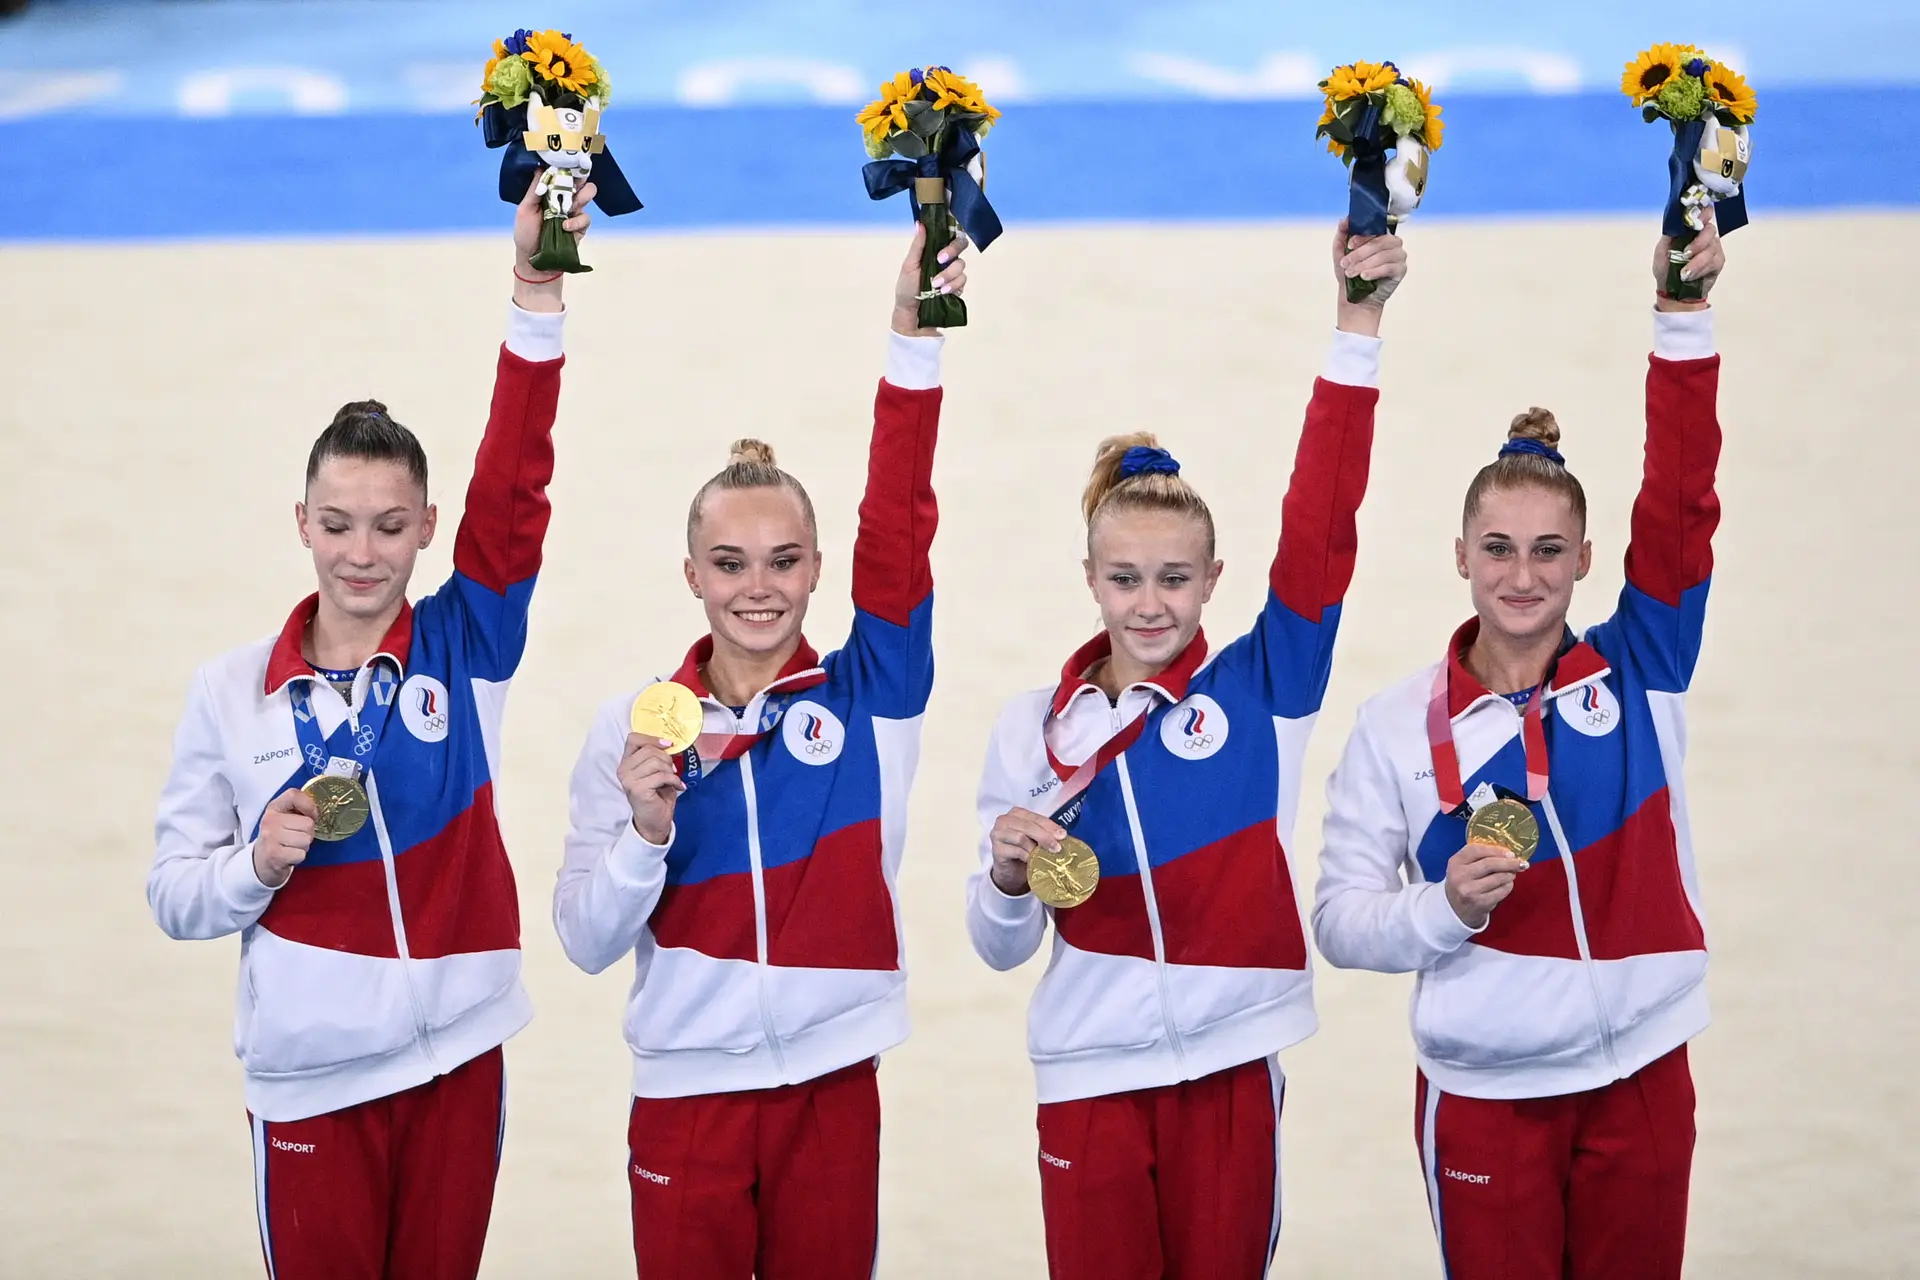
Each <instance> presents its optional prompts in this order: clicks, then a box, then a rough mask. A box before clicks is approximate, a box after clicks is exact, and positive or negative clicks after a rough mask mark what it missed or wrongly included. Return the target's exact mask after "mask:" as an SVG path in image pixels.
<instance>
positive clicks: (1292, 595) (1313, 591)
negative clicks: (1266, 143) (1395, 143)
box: [1217, 222, 1407, 718]
mask: <svg viewBox="0 0 1920 1280" xmlns="http://www.w3.org/2000/svg"><path fill="white" fill-rule="evenodd" d="M1333 264H1334V276H1335V287H1336V294H1335V296H1336V298H1337V299H1338V301H1337V303H1336V307H1337V311H1336V328H1335V331H1334V335H1333V346H1332V348H1331V349H1330V350H1329V351H1328V353H1327V363H1326V367H1325V371H1324V372H1323V374H1322V375H1321V376H1320V377H1319V378H1317V379H1315V380H1314V384H1313V398H1312V399H1311V400H1310V401H1309V402H1308V404H1307V416H1306V424H1305V426H1304V427H1303V428H1302V429H1301V432H1300V444H1299V447H1298V448H1297V449H1296V451H1295V453H1294V464H1293V476H1292V478H1291V479H1290V480H1289V481H1288V484H1287V492H1286V496H1285V498H1283V499H1282V500H1281V504H1280V542H1279V546H1278V548H1277V549H1276V551H1275V552H1274V557H1273V564H1272V566H1271V568H1270V569H1269V570H1268V575H1267V582H1268V587H1269V591H1268V596H1267V605H1266V608H1265V609H1264V610H1263V611H1262V613H1261V616H1260V620H1259V621H1258V622H1257V623H1256V624H1255V626H1254V628H1253V630H1252V631H1251V632H1249V633H1248V635H1247V636H1245V637H1243V639H1242V640H1240V641H1237V642H1235V643H1234V644H1232V645H1229V646H1228V647H1227V649H1225V650H1223V651H1222V653H1221V655H1220V658H1219V659H1218V660H1217V661H1219V662H1220V663H1222V664H1225V665H1227V666H1229V667H1231V666H1234V665H1239V666H1242V667H1244V668H1246V670H1247V672H1248V674H1250V675H1252V676H1253V677H1254V678H1255V679H1257V680H1258V681H1259V682H1260V683H1261V685H1262V686H1263V687H1264V688H1265V689H1266V692H1267V696H1268V705H1269V707H1270V708H1271V709H1272V711H1273V714H1275V715H1279V716H1286V717H1289V718H1299V717H1303V716H1308V715H1311V714H1313V713H1314V712H1316V711H1318V710H1319V708H1320V700H1321V698H1322V697H1323V696H1324V695H1325V693H1326V688H1327V677H1328V674H1329V673H1330V671H1331V670H1332V665H1333V642H1334V636H1335V633H1336V632H1337V631H1338V629H1339V621H1340V602H1341V600H1342V599H1343V598H1345V596H1346V592H1347V585H1348V583H1350V582H1351V581H1352V580H1353V564H1354V555H1355V551H1356V549H1357V545H1358V535H1357V533H1356V528H1355V525H1356V516H1357V514H1358V512H1359V510H1360V500H1361V498H1363V497H1364V496H1365V495H1366V491H1367V468H1368V463H1369V461H1370V457H1371V454H1372V450H1373V415H1374V407H1375V405H1376V404H1377V403H1378V402H1379V399H1380V392H1379V389H1378V387H1379V375H1380V336H1379V335H1380V318H1381V314H1382V310H1383V308H1384V307H1385V306H1386V303H1387V300H1388V299H1389V298H1391V297H1392V296H1393V294H1394V291H1395V290H1396V289H1397V288H1398V287H1399V284H1400V281H1401V280H1402V279H1404V278H1405V276H1406V271H1407V250H1406V246H1405V244H1403V243H1402V242H1401V240H1400V238H1399V237H1398V236H1391V235H1388V236H1371V237H1368V236H1352V237H1350V236H1348V235H1347V234H1346V223H1345V222H1342V223H1341V224H1340V228H1339V231H1338V232H1337V233H1336V235H1335V237H1334V243H1333ZM1350 276H1361V277H1364V278H1366V279H1368V280H1373V281H1375V282H1376V283H1377V284H1378V285H1379V287H1378V288H1377V289H1375V290H1374V291H1373V292H1372V293H1371V294H1369V295H1368V296H1367V297H1366V298H1365V299H1364V300H1362V301H1360V302H1357V303H1355V302H1349V301H1347V297H1346V281H1347V279H1348V278H1349V277H1350Z"/></svg>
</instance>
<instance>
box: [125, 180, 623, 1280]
mask: <svg viewBox="0 0 1920 1280" xmlns="http://www.w3.org/2000/svg"><path fill="white" fill-rule="evenodd" d="M587 198H588V192H586V191H583V192H582V193H581V205H582V207H583V208H584V207H585V202H586V199H587ZM587 222H588V218H587V215H586V214H580V215H578V216H577V217H575V218H573V219H571V220H570V221H568V223H567V224H566V225H567V227H568V229H569V230H572V231H574V232H575V233H576V234H583V233H584V232H585V230H586V226H587ZM539 235H540V208H539V205H538V203H537V201H536V200H535V199H534V198H533V197H532V196H531V195H529V197H528V200H527V201H526V202H524V203H522V205H521V206H520V209H519V211H518V214H517V215H516V220H515V225H514V246H515V267H514V288H513V308H512V310H511V311H510V312H509V319H508V322H507V339H506V343H505V345H504V346H503V348H502V349H501V352H500V358H499V364H498V371H497V372H496V374H495V381H494V390H493V407H492V412H491V414H490V416H489V417H488V420H487V428H486V434H485V435H484V436H483V437H482V438H481V441H480V452H479V456H478V457H477V458H476V459H475V462H474V471H473V481H472V483H471V485H470V486H469V487H468V490H467V503H466V509H465V511H464V512H463V514H462V516H461V520H460V528H459V532H458V533H457V534H456V536H455V540H454V550H453V565H454V571H453V576H452V578H450V579H449V580H448V581H447V582H446V583H445V585H443V586H442V587H441V588H440V590H438V591H436V592H434V593H433V594H432V595H429V596H426V597H424V598H423V599H421V600H420V601H419V602H418V603H416V604H409V603H408V602H407V585H408V583H409V581H410V580H411V578H412V574H413V567H414V560H415V558H416V557H417V556H418V555H419V553H420V552H421V550H423V549H424V548H425V547H426V546H427V544H428V543H429V542H431V541H432V539H433V534H434V526H435V516H436V512H435V509H434V506H433V504H432V503H430V502H429V501H428V500H427V460H426V455H425V453H424V452H423V451H422V450H421V448H420V443H419V441H418V440H417V439H415V437H414V435H413V433H412V432H410V431H408V430H407V429H406V428H405V427H403V426H401V425H400V424H399V423H397V422H395V421H394V420H393V419H392V418H391V417H389V416H388V414H387V412H386V409H385V406H383V405H381V404H379V403H378V402H377V401H362V402H359V403H356V404H350V405H347V406H346V407H345V408H343V409H341V410H340V412H339V414H338V415H337V416H336V417H335V418H334V421H333V424H332V425H331V426H329V427H328V428H327V429H326V430H325V431H324V432H322V433H321V435H320V438H319V439H318V440H317V441H316V442H315V443H314V446H313V451H312V453H311V455H310V457H309V459H308V463H307V480H306V492H305V495H304V500H303V501H301V502H299V503H297V504H296V505H295V508H294V514H295V518H296V522H297V524H298V528H299V532H300V540H301V542H302V544H303V545H305V546H307V547H309V548H311V549H312V551H313V560H314V568H315V569H316V571H317V573H318V578H319V589H318V592H317V593H316V594H314V595H310V596H308V597H307V598H306V599H305V600H303V601H301V602H300V603H299V604H298V605H296V606H295V607H294V610H293V612H292V614H291V615H289V616H288V618H287V621H286V623H285V625H284V626H283V627H281V629H280V631H279V633H278V634H277V635H275V636H271V637H268V638H266V639H262V640H260V641H257V642H255V643H253V644H249V645H247V646H245V647H243V648H240V649H236V650H234V651H233V652H231V653H228V654H226V655H224V656H222V657H219V658H216V659H214V660H213V661H212V662H209V663H207V664H206V665H205V666H203V667H201V668H200V670H199V673H198V674H197V675H196V676H195V677H194V682H193V685H192V687H191V688H190V689H189V690H188V694H187V708H186V713H185V714H184V716H183V717H182V718H181V721H180V728H179V732H178V734H177V736H176V738H175V741H174V760H173V768H172V772H171V773H170V774H169V776H168V778H167V783H166V789H165V791H164V792H163V793H162V795H161V797H160V810H159V816H158V819H157V820H156V823H155V837H154V838H155V844H156V850H155V853H154V860H153V869H152V872H151V873H150V874H149V876H148V878H147V900H148V902H149V903H150V904H151V905H152V908H153V914H154V918H155V919H156V920H157V921H158V922H159V924H160V927H161V928H162V929H164V930H166V932H167V933H168V934H170V935H171V936H173V937H176V938H217V937H222V936H224V935H227V934H231V933H238V934H239V935H240V939H241V942H240V991H239V1012H238V1016H237V1017H236V1019H235V1025H234V1051H235V1053H236V1054H237V1055H238V1056H239V1058H240V1061H241V1064H242V1065H243V1067H244V1068H245V1071H246V1097H247V1110H248V1111H249V1113H250V1114H251V1119H252V1124H253V1152H254V1178H255V1192H256V1208H257V1211H258V1215H259V1220H260V1241H261V1246H262V1248H263V1250H264V1252H265V1255H266V1264H267V1274H268V1275H269V1276H270V1277H272V1278H273V1280H306V1278H308V1277H311V1278H313V1280H380V1278H381V1277H393V1278H395V1280H402V1278H403V1280H465V1278H470V1277H472V1276H473V1275H475V1274H476V1273H477V1272H478V1270H479V1267H480V1254H481V1249H482V1246H483V1245H484V1243H485V1240H486V1233H487V1219H488V1216H489V1214H490V1213H491V1210H492V1205H493V1185H494V1174H495V1171H496V1168H497V1165H498V1159H499V1152H500V1142H501V1136H502V1132H503V1124H504V1100H505V1099H504V1087H505V1086H504V1078H503V1075H502V1067H501V1052H500V1046H501V1044H502V1043H503V1042H505V1041H506V1039H507V1038H508V1037H509V1036H511V1035H513V1034H514V1033H515V1032H516V1031H518V1030H520V1028H521V1027H523V1026H525V1025H526V1023H527V1020H528V1018H529V1017H530V1016H531V1009H530V1007H529V1004H528V1001H527V993H526V991H525V989H524V988H523V987H522V986H521V983H520V913H519V907H518V900H517V898H516V897H515V892H514V885H513V871H512V868H511V866H510V865H509V864H508V861H507V856H506V853H505V851H504V850H503V849H502V848H501V843H500V829H499V823H498V822H497V821H496V819H495V816H494V799H493V792H494V779H495V775H496V772H497V766H496V759H497V754H498V753H497V749H496V747H495V744H496V743H497V742H498V739H499V731H500V718H501V709H502V703H503V701H504V698H505V695H506V691H507V684H508V682H509V681H510V680H511V679H512V677H513V673H514V669H515V667H517V666H518V665H519V661H520V654H521V650H522V648H523V647H524V645H525V642H526V633H527V604H528V599H529V597H530V595H531V594H532V591H533V585H534V579H535V577H536V575H537V574H538V572H539V568H540V547H541V542H542V540H543V538H544V537H545V535H546V530H547V515H548V507H547V499H546V488H547V482H548V480H549V479H550V478H551V477H552V475H553V464H554V454H553V436H552V431H553V421H554V413H555V408H556V406H557V404H558V400H559V395H560V366H561V364H562V357H561V351H560V344H561V323H562V320H563V318H564V312H563V310H562V306H561V285H562V280H563V277H561V276H560V275H558V274H552V275H549V274H548V273H545V272H539V271H535V270H534V269H533V268H532V267H530V266H529V265H528V262H527V259H528V256H529V255H530V254H532V253H533V252H534V251H535V250H536V249H537V248H538V247H539ZM323 775H330V776H331V778H332V780H334V781H335V782H339V781H341V780H344V779H351V780H352V781H353V782H354V783H355V784H356V785H357V786H358V787H359V788H360V799H359V802H358V805H357V806H353V807H354V808H356V809H357V812H358V813H359V814H360V815H362V819H363V822H364V825H360V826H358V828H357V829H354V830H352V831H351V833H350V834H346V835H345V836H344V838H331V837H336V836H338V835H339V834H340V832H341V831H342V830H343V829H344V828H343V827H340V826H335V825H334V819H333V818H332V817H331V816H330V812H329V810H323V809H322V808H321V807H319V806H318V805H317V804H316V801H315V799H314V797H313V796H312V795H309V794H308V792H307V791H306V790H303V786H304V785H309V784H312V783H315V782H317V781H320V780H321V779H322V777H323ZM329 809H330V807H329ZM346 825H351V824H346ZM316 828H317V830H316Z"/></svg>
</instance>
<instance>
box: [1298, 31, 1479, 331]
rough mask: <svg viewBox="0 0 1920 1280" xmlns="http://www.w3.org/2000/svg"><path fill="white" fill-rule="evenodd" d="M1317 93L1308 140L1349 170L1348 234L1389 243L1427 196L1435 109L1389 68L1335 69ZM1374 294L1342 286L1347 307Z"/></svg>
mask: <svg viewBox="0 0 1920 1280" xmlns="http://www.w3.org/2000/svg"><path fill="white" fill-rule="evenodd" d="M1320 92H1321V93H1323V94H1325V95H1326V106H1325V109H1324V110H1323V111H1322V112H1321V113H1320V123H1319V126H1318V127H1317V128H1315V130H1314V133H1313V136H1314V137H1316V138H1325V139H1326V140H1327V150H1328V151H1330V152H1332V153H1333V154H1334V155H1337V156H1339V157H1340V159H1341V161H1342V162H1343V163H1344V164H1345V165H1346V166H1347V171H1348V182H1347V233H1348V234H1349V235H1356V236H1380V235H1390V234H1392V233H1393V231H1394V228H1395V227H1397V226H1398V225H1399V224H1400V222H1401V221H1402V220H1403V219H1405V218H1406V217H1407V216H1408V215H1409V214H1411V213H1412V212H1413V211H1414V210H1415V209H1417V208H1419V207H1420V201H1421V199H1422V198H1423V197H1424V196H1425V195H1426V193H1427V162H1428V157H1429V156H1431V155H1432V154H1433V153H1434V152H1435V151H1438V150H1439V149H1440V139H1441V137H1442V135H1443V134H1444V133H1445V131H1446V130H1445V126H1444V125H1443V124H1442V123H1441V120H1440V107H1439V105H1438V104H1437V103H1435V102H1434V100H1433V94H1432V93H1431V92H1430V91H1429V90H1428V89H1427V86H1425V85H1424V84H1421V83H1420V82H1419V81H1418V80H1413V79H1409V78H1408V77H1407V76H1404V75H1402V74H1401V73H1400V69H1399V68H1398V67H1396V66H1394V65H1393V64H1392V63H1391V62H1354V63H1349V64H1347V65H1346V66H1343V67H1335V68H1334V69H1333V70H1332V72H1330V73H1329V74H1328V76H1327V78H1326V79H1325V80H1322V81H1321V82H1320ZM1377 287H1378V286H1377V285H1375V284H1374V282H1373V281H1371V280H1362V279H1360V278H1359V277H1357V276H1356V277H1354V278H1353V279H1351V280H1348V281H1347V301H1349V302H1358V301H1360V300H1361V299H1362V298H1364V297H1366V296H1368V295H1369V294H1371V293H1372V292H1373V291H1374V289H1375V288H1377Z"/></svg>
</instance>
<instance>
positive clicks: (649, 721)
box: [616, 680, 706, 845]
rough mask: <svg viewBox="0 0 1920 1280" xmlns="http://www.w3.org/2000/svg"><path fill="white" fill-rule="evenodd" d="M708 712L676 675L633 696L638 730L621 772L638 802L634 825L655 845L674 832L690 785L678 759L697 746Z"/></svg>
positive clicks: (631, 799)
mask: <svg viewBox="0 0 1920 1280" xmlns="http://www.w3.org/2000/svg"><path fill="white" fill-rule="evenodd" d="M705 716H706V712H705V709H704V708H703V707H702V706H701V705H700V699H699V698H698V697H696V696H695V695H694V692H693V690H691V689H689V688H687V687H686V686H685V685H682V684H675V683H674V682H673V681H671V680H662V681H661V682H659V683H658V684H651V685H648V686H647V687H646V688H645V689H643V690H641V692H640V696H639V697H637V698H635V699H634V700H633V709H632V711H631V712H630V713H629V715H628V723H629V726H630V728H631V729H632V732H631V733H630V734H628V736H627V745H626V749H625V751H624V752H623V754H622V755H621V757H620V766H619V768H618V770H617V771H616V773H617V776H618V777H619V780H620V788H621V790H623V791H625V792H626V793H627V803H628V804H629V805H631V806H632V807H633V829H634V830H635V831H636V832H638V833H639V835H640V837H641V839H643V840H645V841H647V842H648V843H649V844H656V845H663V844H665V843H667V840H668V839H669V838H670V837H671V836H672V834H673V814H674V810H675V808H676V807H677V806H678V805H679V802H680V796H681V795H682V794H684V793H685V791H686V789H687V784H686V783H685V782H683V781H682V780H681V778H680V769H679V767H678V766H676V765H675V763H674V759H675V757H677V756H681V755H684V754H685V753H686V752H687V751H688V750H689V749H690V748H691V747H692V746H693V744H694V741H695V740H696V739H697V738H698V737H699V736H700V726H701V723H702V722H703V720H704V719H705Z"/></svg>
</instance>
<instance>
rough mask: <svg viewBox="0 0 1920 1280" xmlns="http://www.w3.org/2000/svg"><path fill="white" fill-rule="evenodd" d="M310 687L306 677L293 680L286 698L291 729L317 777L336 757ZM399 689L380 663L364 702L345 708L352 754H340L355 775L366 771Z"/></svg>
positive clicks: (308, 764)
mask: <svg viewBox="0 0 1920 1280" xmlns="http://www.w3.org/2000/svg"><path fill="white" fill-rule="evenodd" d="M318 678H319V677H317V676H316V677H315V679H316V680H317V679H318ZM311 688H312V686H311V685H309V684H308V683H307V681H306V680H304V679H297V680H295V681H294V682H293V683H292V684H291V685H289V686H288V688H287V701H288V702H289V703H290V704H291V705H292V707H293V733H294V736H295V737H296V738H298V739H299V741H300V756H301V759H303V760H304V761H305V762H306V765H307V768H309V769H311V770H312V771H313V776H314V777H316V778H317V777H319V776H320V775H321V774H323V773H325V772H327V767H328V765H329V764H330V763H331V762H332V761H333V760H334V759H335V757H334V756H333V754H332V752H330V751H328V750H327V740H326V738H325V737H323V736H322V735H321V733H320V717H319V713H318V712H316V711H315V710H314V709H313V701H312V696H311ZM399 689H400V682H399V681H398V680H397V679H395V678H394V674H393V672H392V671H391V670H390V669H389V668H388V667H387V665H386V664H385V663H381V664H380V665H379V666H377V667H375V668H374V669H373V676H372V679H371V680H369V681H368V683H367V700H366V702H365V703H363V704H362V705H361V706H360V708H359V711H358V713H355V712H354V711H353V710H351V709H349V711H348V714H347V719H348V720H349V721H350V722H351V723H352V725H353V754H352V755H351V756H346V757H340V758H342V759H346V760H348V761H350V762H351V763H352V764H353V765H354V766H355V770H354V774H353V776H354V777H355V778H356V779H357V778H359V777H362V776H363V775H365V773H366V772H367V770H368V769H369V768H370V767H371V766H372V764H373V752H374V748H376V747H377V746H379V745H380V735H381V733H382V732H384V731H385V729H386V727H387V717H388V716H389V715H391V714H392V712H393V700H394V698H395V697H396V696H397V695H398V693H399Z"/></svg>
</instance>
